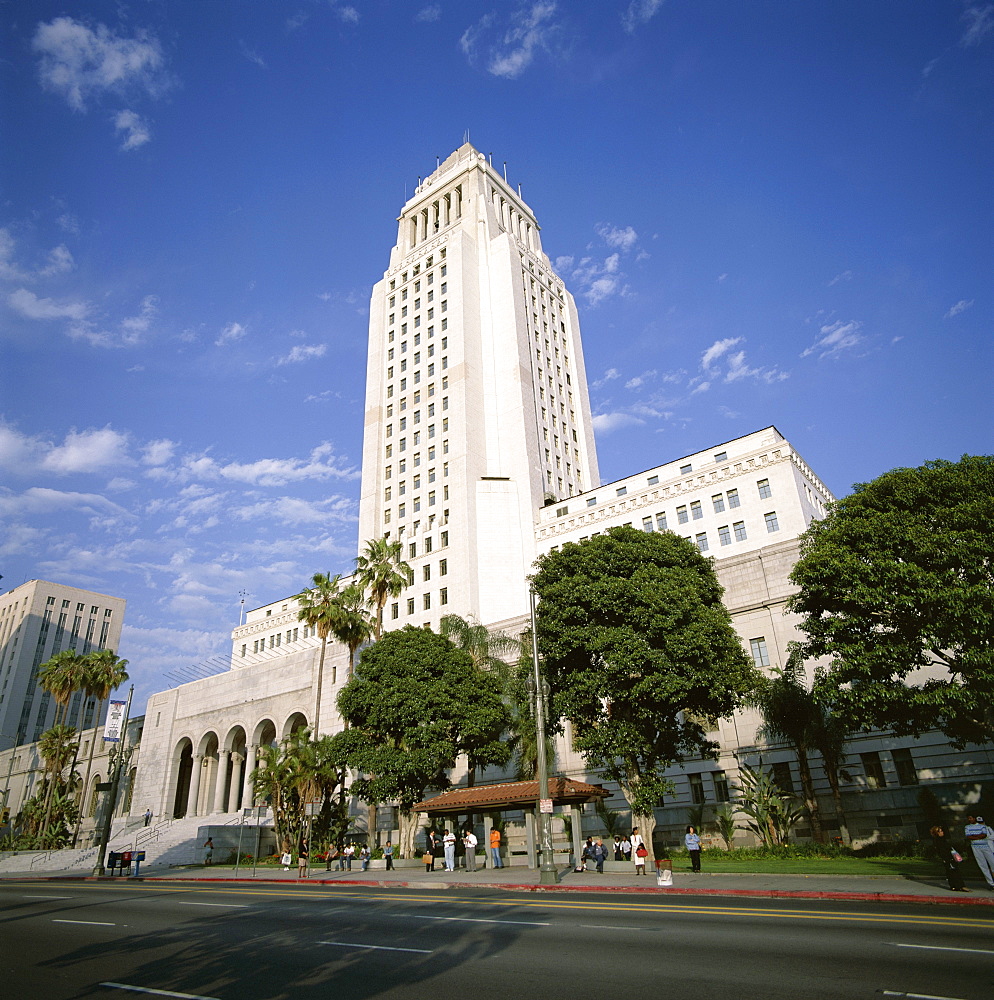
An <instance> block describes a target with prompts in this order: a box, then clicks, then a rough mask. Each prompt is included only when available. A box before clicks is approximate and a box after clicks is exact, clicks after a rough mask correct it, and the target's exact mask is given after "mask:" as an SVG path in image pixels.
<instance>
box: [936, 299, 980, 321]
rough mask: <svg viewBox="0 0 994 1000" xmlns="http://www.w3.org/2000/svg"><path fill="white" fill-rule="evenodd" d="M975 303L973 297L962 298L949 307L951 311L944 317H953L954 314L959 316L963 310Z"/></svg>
mask: <svg viewBox="0 0 994 1000" xmlns="http://www.w3.org/2000/svg"><path fill="white" fill-rule="evenodd" d="M972 305H973V299H960V300H959V302H957V303H956V305H954V306H950V307H949V312H947V313H946V315H945V316H943V317H942V318H943V319H952V318H953V317H954V316H958V315H959V314H960V313H961V312H966V310H967V309H969V308H970V306H972Z"/></svg>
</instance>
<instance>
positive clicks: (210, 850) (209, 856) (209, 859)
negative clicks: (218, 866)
mask: <svg viewBox="0 0 994 1000" xmlns="http://www.w3.org/2000/svg"><path fill="white" fill-rule="evenodd" d="M213 863H214V838H213V837H208V838H207V840H206V842H205V843H204V864H205V865H211V864H213Z"/></svg>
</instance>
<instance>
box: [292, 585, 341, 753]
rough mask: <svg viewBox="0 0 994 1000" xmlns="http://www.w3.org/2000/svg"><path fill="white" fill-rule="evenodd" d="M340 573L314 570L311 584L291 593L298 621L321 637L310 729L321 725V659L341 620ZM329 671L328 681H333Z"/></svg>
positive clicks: (315, 728) (322, 660)
mask: <svg viewBox="0 0 994 1000" xmlns="http://www.w3.org/2000/svg"><path fill="white" fill-rule="evenodd" d="M341 579H342V578H341V576H340V575H339V574H337V573H336V574H335V575H334V576H332V575H331V574H330V573H315V574H314V576H312V577H311V586H310V587H307V588H305V589H304V590H302V591H301V592H300V593H299V594H296V595H295V596H294V598H293V599H294V600H295V601H296V602H297V620H298V621H301V622H303V623H304V624H305V625H308V626H309V627H310V628H313V629H316V630H317V634H318V638H319V639H320V640H321V651H320V652H319V653H318V678H317V683H316V684H315V686H314V687H315V690H314V721H313V726H312V729H313V731H314V732H315V733H317V732H320V728H319V727H320V725H321V693H322V691H323V689H324V660H325V655H326V654H327V651H328V636H330V635H331V634H332V632H333V630H334V627H335V625H336V624H338V623H339V621H340V620H341V594H340V592H339V589H338V584H339V581H340V580H341ZM335 680H336V678H335V675H334V673H333V674H332V677H331V683H332V684H334V683H335Z"/></svg>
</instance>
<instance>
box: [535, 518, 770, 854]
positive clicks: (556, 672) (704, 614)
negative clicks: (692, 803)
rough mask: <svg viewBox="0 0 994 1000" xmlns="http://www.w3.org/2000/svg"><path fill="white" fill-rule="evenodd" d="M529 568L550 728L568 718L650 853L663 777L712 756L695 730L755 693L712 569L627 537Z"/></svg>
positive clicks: (685, 549) (658, 537) (647, 536)
mask: <svg viewBox="0 0 994 1000" xmlns="http://www.w3.org/2000/svg"><path fill="white" fill-rule="evenodd" d="M537 566H538V571H537V572H536V574H535V576H534V578H533V579H534V588H535V590H536V592H537V594H538V596H539V599H540V603H539V608H538V639H539V650H540V652H541V654H542V655H543V656H544V658H545V672H546V676H547V678H548V681H549V684H550V685H551V689H552V699H553V718H556V719H569V720H570V721H571V722H572V724H573V742H574V745H575V746H576V748H577V749H578V750H579V751H580V752H581V753H582V754H583V756H584V758H585V759H586V761H587V764H588V765H589V766H590V767H591V768H593V769H597V770H602V771H603V772H604V773H605V774H606V775H607V776H608V777H609V778H611V779H613V780H615V781H617V782H618V784H619V785H620V786H621V789H622V791H623V792H624V794H625V797H626V798H627V799H628V802H629V804H630V806H631V808H632V822H633V824H634V825H636V826H638V827H639V829H640V831H641V832H642V835H643V837H644V838H645V841H646V846H647V847H651V842H652V830H653V829H654V827H655V817H654V815H653V810H654V808H655V807H656V806H658V805H660V804H661V802H662V799H663V795H664V794H665V793H666V792H668V791H669V790H670V789H671V784H670V782H669V781H668V780H667V779H666V778H665V777H664V775H663V772H664V770H665V769H666V768H667V767H669V766H670V765H671V764H673V763H675V762H678V761H680V760H682V759H684V758H686V757H700V756H710V757H714V756H715V755H716V753H717V745H716V744H715V743H714V742H713V741H712V740H711V739H709V738H708V735H707V732H706V731H705V729H704V726H703V725H702V724H701V721H700V720H701V719H708V718H720V717H724V716H727V715H729V714H731V713H732V712H733V711H734V710H735V709H736V708H737V707H738V706H739V705H741V704H742V702H743V699H744V698H745V696H746V695H747V694H748V693H749V692H750V691H751V690H752V689H753V687H754V686H755V683H756V674H755V671H754V668H753V667H752V664H751V661H750V660H749V658H748V657H747V656H746V655H745V653H744V652H743V650H742V646H741V643H740V641H739V638H738V636H737V635H736V634H735V632H734V630H733V629H732V626H731V621H730V619H729V615H728V612H727V611H726V610H725V608H724V606H723V605H722V603H721V595H722V589H721V587H720V586H719V584H718V581H717V579H716V578H715V575H714V569H713V567H712V565H711V563H710V561H709V560H707V559H705V558H704V557H703V556H702V555H701V553H700V552H699V551H698V549H697V547H696V546H695V545H693V544H692V543H691V542H688V541H687V540H686V539H684V538H680V537H678V536H677V535H673V534H669V533H648V532H642V531H636V530H635V529H633V528H628V527H619V528H611V529H610V530H609V531H608V532H607V533H606V534H603V535H596V536H594V537H592V538H590V539H589V540H587V541H584V542H580V543H567V544H565V545H564V546H563V547H562V549H561V550H560V551H558V552H550V553H547V554H546V555H544V556H542V557H541V558H540V559H539V560H538V562H537Z"/></svg>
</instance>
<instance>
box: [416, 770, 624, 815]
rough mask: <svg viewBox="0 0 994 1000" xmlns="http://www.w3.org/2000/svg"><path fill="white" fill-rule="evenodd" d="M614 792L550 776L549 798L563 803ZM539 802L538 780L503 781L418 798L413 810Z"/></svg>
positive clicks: (437, 812) (492, 807)
mask: <svg viewBox="0 0 994 1000" xmlns="http://www.w3.org/2000/svg"><path fill="white" fill-rule="evenodd" d="M610 795H611V793H610V792H607V791H605V790H604V789H603V788H602V787H601V786H600V785H588V784H587V783H586V782H585V781H576V780H574V779H573V778H567V777H565V776H564V775H562V774H557V775H555V776H554V777H551V778H549V798H551V799H552V801H553V803H554V804H556V805H562V806H579V805H583V804H584V803H585V802H591V801H593V800H594V799H606V798H609V797H610ZM536 802H538V782H537V781H511V782H507V783H505V784H502V785H474V786H473V787H472V788H453V789H450V790H449V791H447V792H442V794H441V795H436V796H435V798H433V799H425V801H424V802H416V803H415V804H414V806H413V811H414V812H421V813H428V814H429V815H431V816H444V815H447V814H453V815H460V814H464V813H473V812H486V811H487V810H495V811H502V810H505V809H532V808H534V807H535V804H536Z"/></svg>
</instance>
